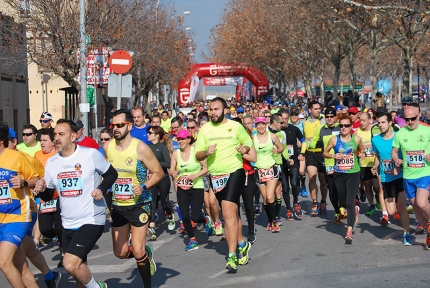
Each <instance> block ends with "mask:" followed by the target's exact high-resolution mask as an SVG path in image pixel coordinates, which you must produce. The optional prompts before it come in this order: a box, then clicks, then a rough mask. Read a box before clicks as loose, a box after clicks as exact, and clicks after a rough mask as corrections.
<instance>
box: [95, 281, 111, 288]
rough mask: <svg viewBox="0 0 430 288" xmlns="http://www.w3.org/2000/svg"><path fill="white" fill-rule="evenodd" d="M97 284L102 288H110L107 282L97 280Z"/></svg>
mask: <svg viewBox="0 0 430 288" xmlns="http://www.w3.org/2000/svg"><path fill="white" fill-rule="evenodd" d="M97 284H98V285H99V287H100V288H108V286H107V284H106V282H101V281H97Z"/></svg>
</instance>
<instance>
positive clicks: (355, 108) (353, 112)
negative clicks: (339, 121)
mask: <svg viewBox="0 0 430 288" xmlns="http://www.w3.org/2000/svg"><path fill="white" fill-rule="evenodd" d="M348 113H352V114H357V113H358V109H357V107H355V106H351V107H349V109H348Z"/></svg>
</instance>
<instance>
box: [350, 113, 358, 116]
mask: <svg viewBox="0 0 430 288" xmlns="http://www.w3.org/2000/svg"><path fill="white" fill-rule="evenodd" d="M352 115H357V113H349V116H352Z"/></svg>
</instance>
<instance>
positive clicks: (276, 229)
mask: <svg viewBox="0 0 430 288" xmlns="http://www.w3.org/2000/svg"><path fill="white" fill-rule="evenodd" d="M279 231H281V228H279V225H278V222H277V221H273V223H272V233H278V232H279Z"/></svg>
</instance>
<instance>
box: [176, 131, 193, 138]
mask: <svg viewBox="0 0 430 288" xmlns="http://www.w3.org/2000/svg"><path fill="white" fill-rule="evenodd" d="M189 137H191V134H190V132H188V130H181V131H179V132H178V134H176V139H177V138H183V139H185V138H189Z"/></svg>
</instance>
